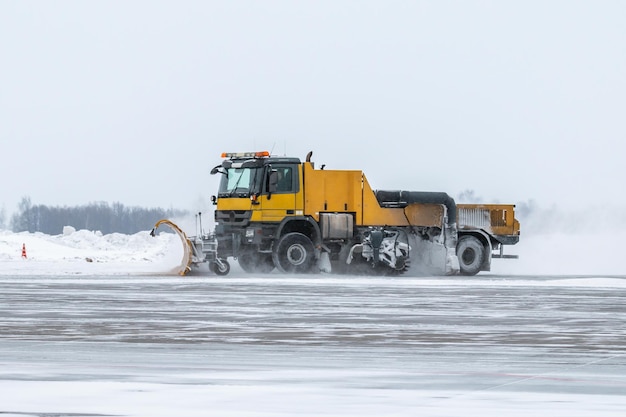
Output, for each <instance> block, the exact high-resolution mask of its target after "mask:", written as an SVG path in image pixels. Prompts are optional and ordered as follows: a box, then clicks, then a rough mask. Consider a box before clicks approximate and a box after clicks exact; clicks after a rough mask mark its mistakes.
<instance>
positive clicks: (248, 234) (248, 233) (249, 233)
mask: <svg viewBox="0 0 626 417" xmlns="http://www.w3.org/2000/svg"><path fill="white" fill-rule="evenodd" d="M246 237H249V238H253V237H254V229H246Z"/></svg>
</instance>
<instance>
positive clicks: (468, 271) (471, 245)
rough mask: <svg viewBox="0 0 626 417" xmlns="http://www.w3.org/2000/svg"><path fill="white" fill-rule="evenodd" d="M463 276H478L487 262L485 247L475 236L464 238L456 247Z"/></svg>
mask: <svg viewBox="0 0 626 417" xmlns="http://www.w3.org/2000/svg"><path fill="white" fill-rule="evenodd" d="M456 254H457V256H458V258H459V266H460V267H461V275H476V274H477V273H478V272H479V271H480V269H481V267H482V266H483V262H484V261H485V247H484V246H483V244H482V243H481V242H480V240H478V238H476V237H475V236H463V237H461V238H460V239H459V242H458V243H457V245H456Z"/></svg>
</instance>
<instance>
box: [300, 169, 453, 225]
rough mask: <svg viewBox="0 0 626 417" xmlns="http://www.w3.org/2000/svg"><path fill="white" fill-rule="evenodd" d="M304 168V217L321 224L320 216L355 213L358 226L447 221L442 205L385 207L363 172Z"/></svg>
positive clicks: (423, 223)
mask: <svg viewBox="0 0 626 417" xmlns="http://www.w3.org/2000/svg"><path fill="white" fill-rule="evenodd" d="M303 166H304V189H305V196H304V214H305V215H309V216H311V217H313V218H314V219H315V220H316V221H319V213H321V212H331V213H354V216H355V225H356V226H410V225H412V226H436V227H441V226H442V224H443V220H444V214H445V213H444V207H443V206H442V205H439V204H410V205H409V206H408V207H406V208H389V207H381V206H380V204H379V203H378V200H377V199H376V195H375V194H374V191H373V190H372V187H371V186H370V184H369V182H368V181H367V178H366V177H365V174H363V171H357V170H353V171H350V170H319V169H318V170H316V169H313V167H312V164H308V163H305V164H303Z"/></svg>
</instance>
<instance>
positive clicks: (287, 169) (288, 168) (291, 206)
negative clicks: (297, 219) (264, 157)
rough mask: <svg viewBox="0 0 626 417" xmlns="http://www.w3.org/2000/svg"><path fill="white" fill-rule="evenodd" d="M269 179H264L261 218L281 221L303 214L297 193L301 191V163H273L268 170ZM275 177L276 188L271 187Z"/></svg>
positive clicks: (268, 220)
mask: <svg viewBox="0 0 626 417" xmlns="http://www.w3.org/2000/svg"><path fill="white" fill-rule="evenodd" d="M266 175H267V181H264V190H263V194H262V198H261V199H260V200H261V201H260V205H261V213H262V215H261V218H262V221H264V222H281V221H282V220H283V219H284V218H285V217H288V216H295V215H297V214H302V207H301V204H300V207H298V202H297V195H298V193H299V191H300V172H299V165H296V164H272V166H271V170H270V169H268V170H267V172H266ZM272 177H274V178H275V179H274V181H275V190H274V187H271V189H272V191H271V192H270V182H271V178H272Z"/></svg>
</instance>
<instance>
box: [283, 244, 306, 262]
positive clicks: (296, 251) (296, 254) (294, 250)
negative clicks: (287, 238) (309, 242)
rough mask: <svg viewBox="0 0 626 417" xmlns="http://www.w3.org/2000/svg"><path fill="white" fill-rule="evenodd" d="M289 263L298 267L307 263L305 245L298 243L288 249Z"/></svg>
mask: <svg viewBox="0 0 626 417" xmlns="http://www.w3.org/2000/svg"><path fill="white" fill-rule="evenodd" d="M286 255H287V261H289V263H290V264H291V265H294V266H298V265H302V264H303V263H304V262H306V249H305V247H304V246H303V245H301V244H299V243H296V244H294V245H291V246H290V247H289V248H288V249H287V253H286Z"/></svg>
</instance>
